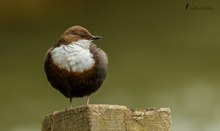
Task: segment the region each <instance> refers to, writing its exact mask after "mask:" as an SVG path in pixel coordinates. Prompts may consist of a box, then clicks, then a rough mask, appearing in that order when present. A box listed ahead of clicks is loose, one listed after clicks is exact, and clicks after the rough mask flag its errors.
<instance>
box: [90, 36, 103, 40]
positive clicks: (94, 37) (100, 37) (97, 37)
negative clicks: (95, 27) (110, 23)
mask: <svg viewBox="0 0 220 131" xmlns="http://www.w3.org/2000/svg"><path fill="white" fill-rule="evenodd" d="M98 39H102V36H92V40H98Z"/></svg>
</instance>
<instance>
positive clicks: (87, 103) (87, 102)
mask: <svg viewBox="0 0 220 131" xmlns="http://www.w3.org/2000/svg"><path fill="white" fill-rule="evenodd" d="M89 98H90V95H88V96H87V101H86V105H87V106H88V105H89Z"/></svg>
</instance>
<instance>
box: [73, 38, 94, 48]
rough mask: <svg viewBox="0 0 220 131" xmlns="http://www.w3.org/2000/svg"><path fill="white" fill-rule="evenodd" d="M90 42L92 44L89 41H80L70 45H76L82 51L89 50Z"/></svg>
mask: <svg viewBox="0 0 220 131" xmlns="http://www.w3.org/2000/svg"><path fill="white" fill-rule="evenodd" d="M91 42H92V41H91V40H85V39H82V40H78V41H75V42H72V43H71V45H78V46H81V47H82V48H84V49H89V47H90V44H91Z"/></svg>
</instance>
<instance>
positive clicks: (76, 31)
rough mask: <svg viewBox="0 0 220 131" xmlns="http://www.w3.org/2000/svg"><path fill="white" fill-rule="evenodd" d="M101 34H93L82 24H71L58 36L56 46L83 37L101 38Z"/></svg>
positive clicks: (90, 38)
mask: <svg viewBox="0 0 220 131" xmlns="http://www.w3.org/2000/svg"><path fill="white" fill-rule="evenodd" d="M101 38H102V37H101V36H93V35H92V34H91V33H90V32H89V31H88V30H87V29H86V28H84V27H82V26H78V25H75V26H72V27H70V28H68V29H67V30H66V31H65V32H64V33H63V34H62V35H61V36H60V38H59V40H58V43H57V46H59V45H67V44H70V43H72V42H75V41H78V40H81V39H85V40H97V39H101Z"/></svg>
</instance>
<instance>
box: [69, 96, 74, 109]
mask: <svg viewBox="0 0 220 131" xmlns="http://www.w3.org/2000/svg"><path fill="white" fill-rule="evenodd" d="M72 108H73V107H72V97H70V103H69V109H72Z"/></svg>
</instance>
